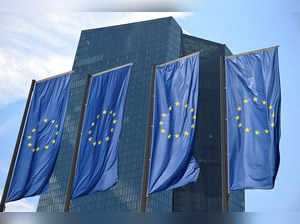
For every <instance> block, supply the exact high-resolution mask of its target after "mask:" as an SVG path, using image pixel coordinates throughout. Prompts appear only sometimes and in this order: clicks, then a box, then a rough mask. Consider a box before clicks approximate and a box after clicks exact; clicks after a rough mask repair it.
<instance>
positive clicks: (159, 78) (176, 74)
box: [148, 54, 200, 194]
mask: <svg viewBox="0 0 300 224" xmlns="http://www.w3.org/2000/svg"><path fill="white" fill-rule="evenodd" d="M198 89H199V54H195V55H192V56H188V57H185V58H183V59H180V60H177V61H175V62H172V63H168V64H165V65H161V66H157V67H156V71H155V88H154V96H155V98H154V128H153V132H152V155H151V165H150V177H149V183H148V194H151V193H154V192H159V191H164V190H170V189H173V188H177V187H181V186H184V185H186V184H188V183H190V182H195V181H197V178H198V175H199V172H200V169H199V165H198V163H197V161H196V159H195V157H194V156H193V151H192V146H193V143H194V135H195V127H196V120H197V102H198Z"/></svg>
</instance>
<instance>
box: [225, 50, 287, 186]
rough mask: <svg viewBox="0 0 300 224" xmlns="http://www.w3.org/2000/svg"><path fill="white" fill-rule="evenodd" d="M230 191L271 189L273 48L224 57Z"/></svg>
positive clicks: (275, 126)
mask: <svg viewBox="0 0 300 224" xmlns="http://www.w3.org/2000/svg"><path fill="white" fill-rule="evenodd" d="M225 66H226V83H227V84H226V85H227V115H228V121H227V130H228V153H229V185H230V190H239V189H272V188H273V187H274V183H275V178H276V175H277V170H278V167H279V140H280V101H281V97H280V79H279V65H278V48H271V49H265V50H261V51H257V52H254V53H249V54H244V55H241V56H237V57H229V58H227V59H225Z"/></svg>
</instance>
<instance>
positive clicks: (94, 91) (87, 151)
mask: <svg viewBox="0 0 300 224" xmlns="http://www.w3.org/2000/svg"><path fill="white" fill-rule="evenodd" d="M131 68H132V64H129V65H126V66H123V67H121V68H118V69H114V70H112V71H109V72H106V73H102V74H100V75H94V76H92V78H91V82H90V87H89V95H88V102H87V107H86V111H85V116H84V124H83V130H82V137H81V142H80V148H79V155H78V161H77V167H76V174H75V179H74V184H73V191H72V198H73V199H74V198H77V197H79V196H82V195H87V194H90V193H93V192H97V191H104V190H106V189H108V188H110V187H112V186H113V185H114V184H115V183H117V181H118V145H119V138H120V133H121V129H122V119H123V111H124V105H125V100H126V92H127V87H128V82H129V77H130V72H131Z"/></svg>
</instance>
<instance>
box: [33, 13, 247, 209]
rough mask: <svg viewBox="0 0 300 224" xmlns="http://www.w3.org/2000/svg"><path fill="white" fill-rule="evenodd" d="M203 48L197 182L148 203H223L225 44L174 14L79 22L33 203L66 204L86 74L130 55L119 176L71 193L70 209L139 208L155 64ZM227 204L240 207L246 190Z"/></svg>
mask: <svg viewBox="0 0 300 224" xmlns="http://www.w3.org/2000/svg"><path fill="white" fill-rule="evenodd" d="M195 51H200V92H199V108H198V111H199V120H198V124H197V136H196V143H195V147H194V151H195V154H196V157H197V159H198V162H199V164H200V167H201V175H200V177H199V180H198V182H197V183H193V184H189V185H187V186H185V187H182V188H179V189H176V190H174V191H166V192H161V193H155V194H153V195H151V196H150V198H149V203H148V207H147V211H221V204H222V201H221V148H220V108H219V75H220V71H219V56H221V55H227V54H230V51H229V50H228V49H227V48H226V46H225V45H222V44H217V43H214V42H210V41H206V40H203V39H199V38H195V37H192V36H188V35H185V34H182V30H181V28H180V26H179V25H178V24H177V23H176V21H175V20H174V19H173V18H172V17H168V18H162V19H155V20H150V21H145V22H138V23H131V24H125V25H118V26H111V27H105V28H99V29H91V30H84V31H82V33H81V36H80V41H79V44H78V48H77V52H76V56H75V60H74V65H73V70H74V74H73V77H72V78H73V79H72V86H71V94H70V100H69V105H68V109H67V116H66V119H65V124H64V134H63V139H62V144H61V148H60V152H59V155H58V159H57V163H56V165H55V168H54V173H53V175H52V177H51V179H50V191H49V193H47V194H45V195H42V196H41V197H40V201H39V205H38V211H63V205H64V200H65V195H66V189H67V184H68V179H69V174H70V167H71V161H72V156H73V149H74V144H75V138H76V134H77V127H78V122H79V116H80V109H81V101H82V95H83V90H84V85H85V80H86V76H87V74H94V73H97V72H101V71H104V70H106V69H110V68H113V67H116V66H120V65H123V64H126V63H130V62H133V63H134V66H133V69H132V73H131V78H130V81H129V87H128V93H127V100H126V105H125V112H124V120H123V128H122V133H121V137H120V147H119V182H118V183H117V184H116V185H115V186H114V187H112V188H111V189H109V190H107V191H105V192H98V193H94V194H91V195H88V196H83V197H80V198H78V199H75V200H73V201H72V208H71V211H96V210H97V211H139V210H140V206H141V205H140V200H141V189H142V188H141V186H142V175H143V163H144V150H145V137H146V136H145V134H146V125H147V115H148V106H149V104H148V102H149V93H150V82H151V74H152V65H153V64H162V63H165V62H167V61H170V60H173V59H176V58H178V57H181V56H184V55H187V54H190V53H194V52H195ZM231 199H232V201H233V202H232V203H230V207H231V209H232V210H234V211H242V210H243V209H244V192H236V193H234V194H232V197H231Z"/></svg>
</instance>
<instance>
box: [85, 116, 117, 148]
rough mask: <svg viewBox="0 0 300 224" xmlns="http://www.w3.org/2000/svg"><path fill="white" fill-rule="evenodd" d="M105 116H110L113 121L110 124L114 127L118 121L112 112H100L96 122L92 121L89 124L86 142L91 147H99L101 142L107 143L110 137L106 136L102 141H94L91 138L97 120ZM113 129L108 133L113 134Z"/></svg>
mask: <svg viewBox="0 0 300 224" xmlns="http://www.w3.org/2000/svg"><path fill="white" fill-rule="evenodd" d="M106 115H110V116H112V118H113V120H112V123H113V124H114V125H115V124H116V123H117V122H118V120H117V119H116V116H117V114H116V113H115V112H113V111H112V110H110V111H109V110H102V111H101V112H100V113H98V114H97V115H96V120H95V121H93V122H92V123H91V126H90V129H89V130H88V135H89V137H88V142H89V143H90V144H92V146H94V147H96V146H97V145H101V144H102V143H103V142H108V141H109V140H110V136H106V137H105V138H104V139H102V140H99V139H95V138H94V137H93V136H91V135H92V134H93V130H92V129H93V127H94V126H95V125H96V122H97V120H99V119H100V118H101V117H102V116H106ZM114 130H115V129H114V128H113V127H112V128H110V130H109V133H113V132H114Z"/></svg>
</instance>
